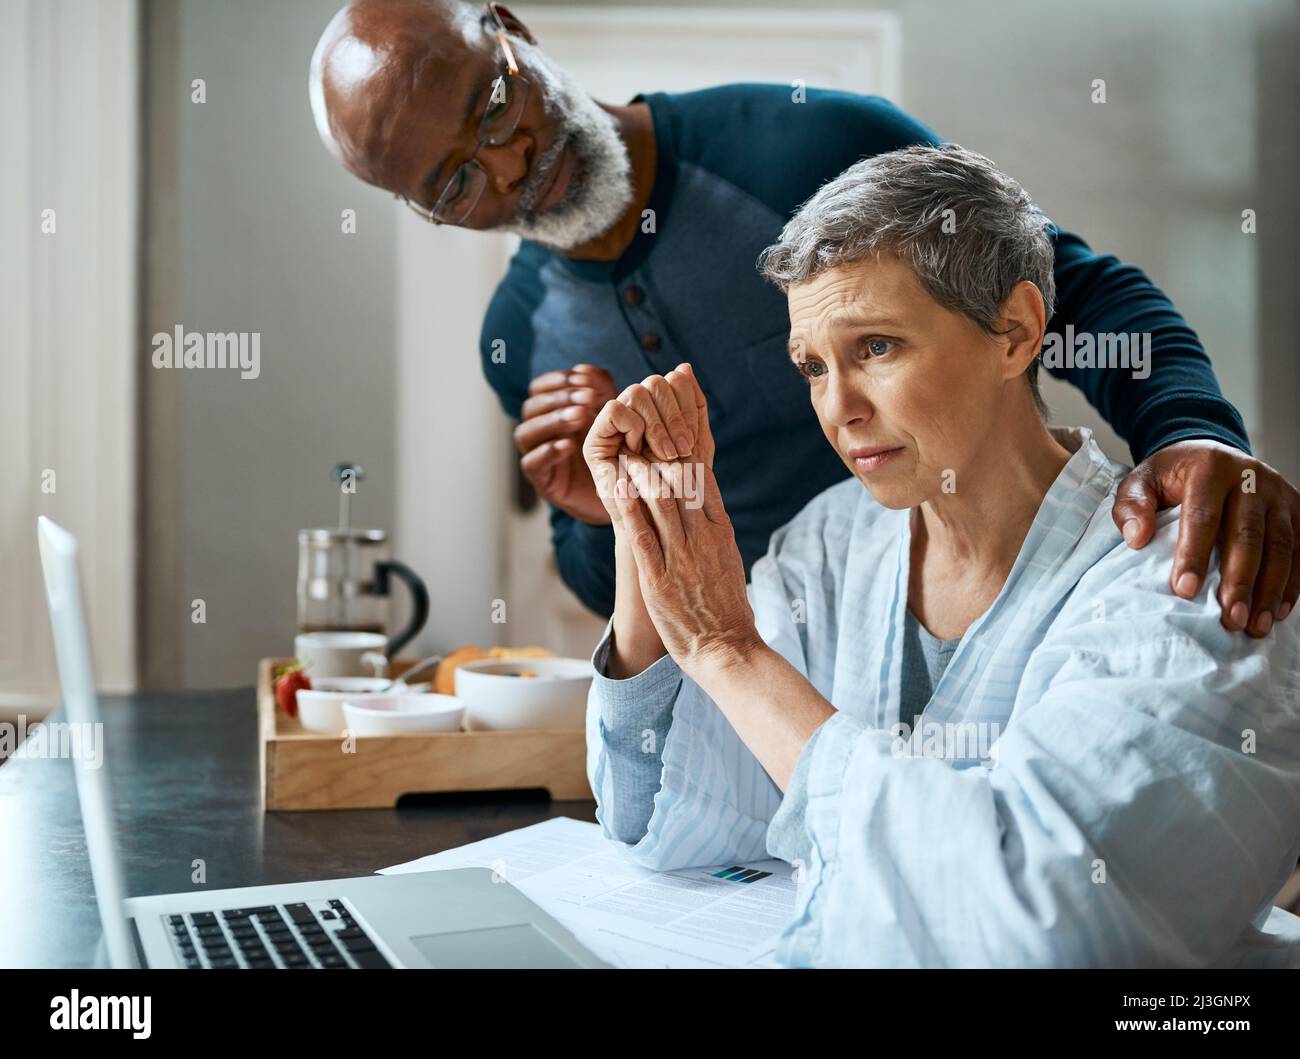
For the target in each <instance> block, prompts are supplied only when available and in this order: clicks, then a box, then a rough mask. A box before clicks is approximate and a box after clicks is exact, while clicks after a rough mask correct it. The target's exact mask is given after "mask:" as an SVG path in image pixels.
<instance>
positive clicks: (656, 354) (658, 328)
mask: <svg viewBox="0 0 1300 1059" xmlns="http://www.w3.org/2000/svg"><path fill="white" fill-rule="evenodd" d="M619 297H620V299H621V300H622V302H623V315H624V318H625V319H626V320H627V322H628V327H629V328H630V329H631V331H632V336H633V338H634V339H635V340H636V343H637V345H639V346H640V347H641V353H642V355H643V356H644V357H645V361H646V364H647V365H649V367H650V370H651V372H652V373H654V374H657V375H663V374H665V373H667V372H669V371H671V370H672V369H673V368H675V367H677V364H678V360H679V358H677V357H675V356H674V353H673V350H672V348H671V346H670V343H669V342H668V340H667V339H666V338H665V337H664V333H663V324H662V323H661V322H660V320H659V319H658V318H657V316H656V315H655V312H654V309H653V308H652V306H651V304H650V301H649V299H648V298H647V297H646V290H645V288H644V287H643V286H641V284H640V283H638V282H637V281H636V278H635V277H630V278H629V279H627V280H626V281H624V283H623V284H622V285H621V286H620V288H619ZM638 381H639V380H638Z"/></svg>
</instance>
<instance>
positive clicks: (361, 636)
mask: <svg viewBox="0 0 1300 1059" xmlns="http://www.w3.org/2000/svg"><path fill="white" fill-rule="evenodd" d="M387 643H388V637H386V636H384V635H383V634H382V633H377V632H342V631H340V632H303V633H299V634H298V635H297V636H295V637H294V640H293V654H294V657H295V658H297V659H298V661H299V662H301V663H302V665H303V668H304V669H305V670H306V671H307V676H308V677H311V678H313V679H315V678H317V677H369V676H375V677H382V676H384V675H386V673H387V672H388V658H387V657H386V656H385V655H384V647H385V645H386V644H387Z"/></svg>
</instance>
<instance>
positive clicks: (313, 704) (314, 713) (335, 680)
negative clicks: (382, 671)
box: [298, 677, 429, 733]
mask: <svg viewBox="0 0 1300 1059" xmlns="http://www.w3.org/2000/svg"><path fill="white" fill-rule="evenodd" d="M391 683H392V681H391V680H388V679H385V678H383V677H321V678H320V679H319V680H313V681H312V686H311V690H310V691H308V690H307V689H305V688H304V689H303V690H302V691H300V692H298V720H299V722H300V723H301V724H302V726H303V727H304V728H305V729H307V731H309V732H330V733H334V732H341V731H342V730H343V728H344V727H345V721H344V718H343V704H344V703H345V702H348V701H353V702H365V701H366V700H367V699H370V698H374V697H376V696H377V695H379V694H380V693H381V689H383V688H386V687H388V685H389V684H391ZM428 688H429V685H428V684H412V685H411V687H410V689H409V690H411V691H427V690H428Z"/></svg>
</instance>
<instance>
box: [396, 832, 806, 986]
mask: <svg viewBox="0 0 1300 1059" xmlns="http://www.w3.org/2000/svg"><path fill="white" fill-rule="evenodd" d="M467 867H483V868H491V869H492V870H493V871H495V872H497V873H498V874H499V875H500V876H501V877H502V878H503V879H505V880H506V881H507V882H509V883H510V884H511V885H513V886H516V887H518V888H519V890H521V891H522V892H523V893H524V894H526V895H527V896H528V897H529V898H530V899H531V900H533V901H535V902H536V903H537V904H538V905H540V906H541V907H542V908H543V909H545V910H546V911H547V912H549V913H550V914H551V915H553V916H554V917H555V918H556V919H558V920H559V921H560V922H561V923H563V924H564V925H565V926H566V927H568V929H569V930H571V931H573V933H574V935H575V936H576V937H577V938H578V940H579V941H581V942H582V943H583V944H584V945H586V946H587V947H588V948H590V949H591V950H592V951H593V952H594V953H596V954H597V955H598V956H600V957H601V958H602V959H603V960H605V961H607V962H608V963H610V964H612V965H613V966H615V967H629V968H631V967H635V968H691V967H696V968H704V967H773V966H776V964H775V962H774V961H773V959H772V951H773V948H774V946H775V944H776V939H777V937H778V936H779V935H780V933H781V930H782V928H783V927H784V926H785V924H786V923H787V922H789V920H790V919H791V918H792V916H793V915H794V905H795V890H796V886H795V882H794V879H793V878H792V872H791V868H790V865H788V864H786V863H785V862H784V861H779V860H763V861H755V862H754V863H751V864H733V865H729V866H723V867H717V866H714V867H708V868H685V869H681V870H679V871H670V872H655V871H650V870H648V869H645V868H642V867H640V866H639V865H637V864H635V863H633V862H632V861H631V860H630V859H629V858H628V857H627V856H626V855H625V854H624V853H623V852H622V851H621V850H620V849H619V848H618V847H616V846H614V845H612V844H611V843H610V842H608V841H607V840H606V839H605V838H604V836H603V835H602V834H601V831H600V827H599V826H598V825H597V824H591V823H584V822H583V821H580V820H571V819H569V818H567V817H558V818H556V819H553V820H546V821H543V822H542V823H540V824H534V825H533V826H531V827H525V828H520V829H519V830H517V831H510V832H507V833H506V834H504V835H497V836H495V837H493V838H488V839H484V840H482V841H481V842H473V843H471V844H469V845H467V846H461V847H459V848H458V849H451V850H446V851H444V852H442V853H435V854H433V855H431V856H428V857H422V858H420V859H419V860H414V861H409V862H407V863H405V864H398V865H395V866H393V867H391V868H384V869H382V871H381V874H391V873H401V872H415V871H441V870H446V869H448V868H467Z"/></svg>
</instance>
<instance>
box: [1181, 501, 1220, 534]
mask: <svg viewBox="0 0 1300 1059" xmlns="http://www.w3.org/2000/svg"><path fill="white" fill-rule="evenodd" d="M1219 515H1220V509H1218V508H1210V507H1205V506H1203V505H1200V504H1196V505H1193V506H1192V507H1184V508H1183V510H1182V512H1181V518H1182V520H1183V521H1184V522H1186V523H1187V524H1188V525H1189V526H1191V527H1193V528H1194V529H1212V528H1213V527H1214V526H1216V525H1218V523H1219Z"/></svg>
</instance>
